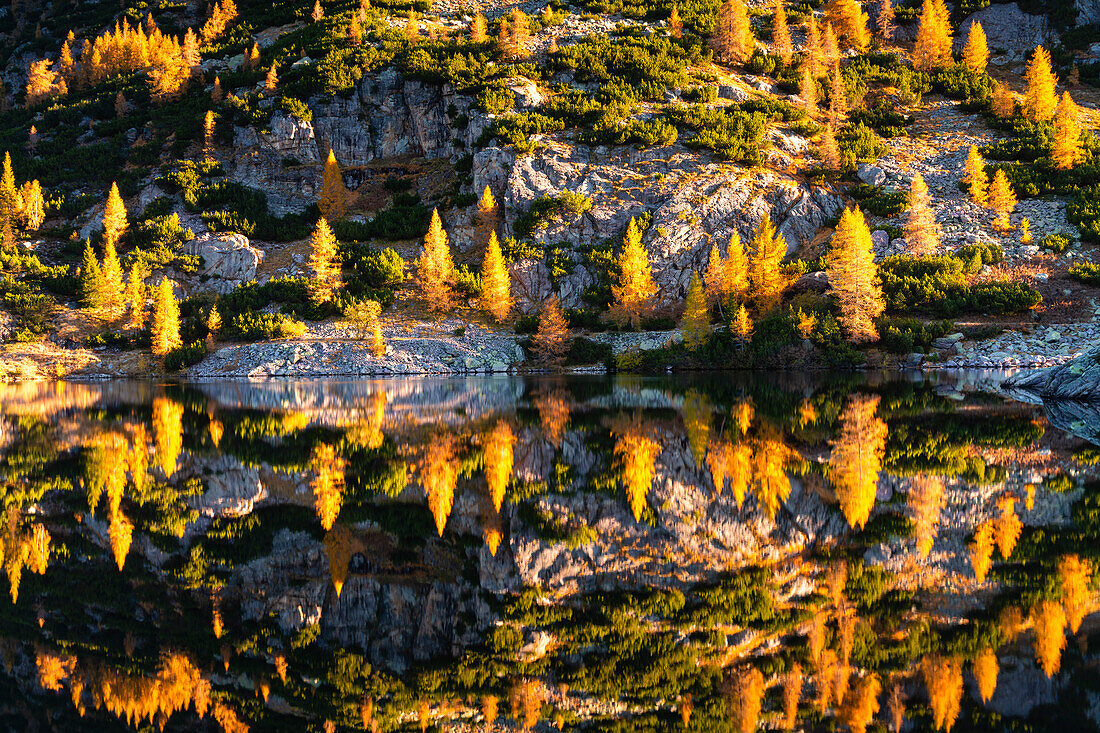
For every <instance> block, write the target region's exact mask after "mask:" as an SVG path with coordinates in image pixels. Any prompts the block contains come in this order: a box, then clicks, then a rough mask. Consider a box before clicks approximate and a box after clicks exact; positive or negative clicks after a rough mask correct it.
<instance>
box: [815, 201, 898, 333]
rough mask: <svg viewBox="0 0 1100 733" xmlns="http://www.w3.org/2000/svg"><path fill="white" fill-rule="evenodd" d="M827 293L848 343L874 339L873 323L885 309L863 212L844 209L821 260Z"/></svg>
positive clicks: (857, 209) (875, 330)
mask: <svg viewBox="0 0 1100 733" xmlns="http://www.w3.org/2000/svg"><path fill="white" fill-rule="evenodd" d="M825 271H826V273H827V274H828V276H829V291H830V292H831V293H832V294H833V295H834V296H835V297H836V299H837V305H838V306H839V308H840V318H839V321H840V324H841V325H842V326H843V327H844V330H845V332H846V333H847V335H848V338H849V339H850V340H851V341H855V342H863V341H873V340H874V339H876V338H878V330H877V329H876V327H875V319H876V318H878V317H879V316H880V315H882V312H883V311H884V310H885V309H886V305H885V301H884V299H883V295H882V285H881V283H880V281H879V277H878V269H877V268H876V267H875V260H874V250H873V249H872V242H871V232H870V230H869V229H868V228H867V222H866V221H865V220H864V218H863V212H862V211H860V209H859V207H858V206H857V207H856V208H855V209H845V210H844V213H842V214H841V215H840V222H839V223H838V224H837V228H836V232H835V233H834V234H833V241H832V244H831V246H830V248H829V253H828V254H827V255H826V256H825Z"/></svg>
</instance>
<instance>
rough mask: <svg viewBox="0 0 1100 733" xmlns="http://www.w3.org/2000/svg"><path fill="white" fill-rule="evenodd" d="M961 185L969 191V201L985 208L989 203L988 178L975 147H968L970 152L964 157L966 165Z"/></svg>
mask: <svg viewBox="0 0 1100 733" xmlns="http://www.w3.org/2000/svg"><path fill="white" fill-rule="evenodd" d="M962 180H963V183H965V184H966V188H967V190H968V191H970V200H971V201H973V202H974V203H976V204H978V205H979V206H985V205H986V204H987V203H988V202H989V176H988V175H986V172H985V160H984V159H983V158H982V154H981V153H979V152H978V146H977V145H971V146H970V152H969V153H968V154H967V156H966V165H965V166H964V167H963V179H962Z"/></svg>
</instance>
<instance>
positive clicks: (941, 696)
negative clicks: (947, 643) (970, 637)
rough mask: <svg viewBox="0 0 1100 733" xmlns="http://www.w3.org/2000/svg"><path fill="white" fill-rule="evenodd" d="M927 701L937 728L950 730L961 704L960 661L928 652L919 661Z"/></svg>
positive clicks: (961, 681) (961, 680)
mask: <svg viewBox="0 0 1100 733" xmlns="http://www.w3.org/2000/svg"><path fill="white" fill-rule="evenodd" d="M921 675H922V676H923V677H924V685H925V687H927V688H928V703H929V706H930V707H931V708H932V720H933V723H934V724H935V726H936V729H937V730H948V731H949V730H951V727H952V726H953V725H955V719H956V718H958V717H959V707H960V706H961V704H962V695H963V679H962V663H961V662H960V661H959V660H958V659H955V658H953V657H942V656H939V655H935V654H930V655H928V656H927V657H925V658H924V659H923V660H922V661H921Z"/></svg>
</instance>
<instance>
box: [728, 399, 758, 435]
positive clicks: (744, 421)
mask: <svg viewBox="0 0 1100 733" xmlns="http://www.w3.org/2000/svg"><path fill="white" fill-rule="evenodd" d="M732 412H733V423H734V425H736V426H737V429H738V430H740V431H741V434H742V435H744V434H745V433H747V432H749V428H750V427H751V426H752V419H753V417H754V416H755V415H756V410H754V409H753V406H752V402H751V401H750V400H742V401H740V402H738V403H737V404H736V405H734V406H733V410H732Z"/></svg>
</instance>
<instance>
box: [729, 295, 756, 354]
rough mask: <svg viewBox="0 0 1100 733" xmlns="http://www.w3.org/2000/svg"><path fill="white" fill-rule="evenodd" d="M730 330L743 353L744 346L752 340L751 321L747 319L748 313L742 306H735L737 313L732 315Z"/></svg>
mask: <svg viewBox="0 0 1100 733" xmlns="http://www.w3.org/2000/svg"><path fill="white" fill-rule="evenodd" d="M730 330H731V331H733V335H734V336H736V337H737V343H738V344H739V346H740V347H741V349H742V351H743V350H744V348H745V346H747V345H748V343H749V342H750V341H751V340H752V330H753V323H752V319H751V318H749V312H748V311H747V310H746V309H745V306H744V304H741V305H739V306H737V311H736V312H735V313H734V314H733V321H732V322H731V323H730Z"/></svg>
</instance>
